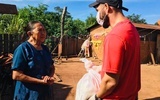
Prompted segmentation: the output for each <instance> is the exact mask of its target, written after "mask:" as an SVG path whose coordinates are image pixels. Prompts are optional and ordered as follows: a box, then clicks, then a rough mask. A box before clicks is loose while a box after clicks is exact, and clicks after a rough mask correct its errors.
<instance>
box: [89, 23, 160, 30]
mask: <svg viewBox="0 0 160 100" xmlns="http://www.w3.org/2000/svg"><path fill="white" fill-rule="evenodd" d="M98 25H99V24H97V23H96V24H94V25H93V26H91V27H89V28H88V29H87V30H88V31H89V30H90V29H91V28H94V27H96V26H98ZM133 25H134V26H135V27H136V28H143V29H151V30H160V26H159V25H152V24H139V23H133Z"/></svg>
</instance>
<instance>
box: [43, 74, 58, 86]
mask: <svg viewBox="0 0 160 100" xmlns="http://www.w3.org/2000/svg"><path fill="white" fill-rule="evenodd" d="M42 80H43V82H44V84H47V85H52V84H53V83H54V80H55V79H54V77H50V76H42Z"/></svg>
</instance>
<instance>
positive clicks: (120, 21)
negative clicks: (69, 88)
mask: <svg viewBox="0 0 160 100" xmlns="http://www.w3.org/2000/svg"><path fill="white" fill-rule="evenodd" d="M90 7H94V8H96V10H97V12H98V13H97V22H98V23H99V24H100V25H102V26H103V27H104V28H107V27H108V26H110V27H111V28H112V30H111V32H110V33H108V34H107V36H106V37H105V40H104V55H103V64H102V71H101V77H102V82H101V84H100V89H99V91H98V92H97V93H96V94H95V95H93V96H92V97H91V98H95V99H96V100H99V99H100V98H101V99H103V100H136V99H137V95H138V91H139V90H140V85H141V83H140V39H139V34H138V32H137V30H136V28H135V27H134V25H133V24H132V23H131V22H130V20H129V19H127V18H126V17H125V16H124V15H123V13H122V10H126V11H128V9H127V8H125V7H123V6H122V0H96V2H94V3H92V4H90Z"/></svg>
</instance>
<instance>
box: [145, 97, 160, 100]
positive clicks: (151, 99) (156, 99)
mask: <svg viewBox="0 0 160 100" xmlns="http://www.w3.org/2000/svg"><path fill="white" fill-rule="evenodd" d="M145 100H160V97H155V98H148V99H145Z"/></svg>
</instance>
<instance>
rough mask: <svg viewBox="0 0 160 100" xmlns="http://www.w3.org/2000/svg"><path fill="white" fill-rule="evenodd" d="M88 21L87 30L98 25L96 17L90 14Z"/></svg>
mask: <svg viewBox="0 0 160 100" xmlns="http://www.w3.org/2000/svg"><path fill="white" fill-rule="evenodd" d="M85 21H86V28H88V27H91V26H93V25H94V24H96V23H97V22H96V17H95V16H93V14H90V16H88V17H87V19H86V20H85Z"/></svg>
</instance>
